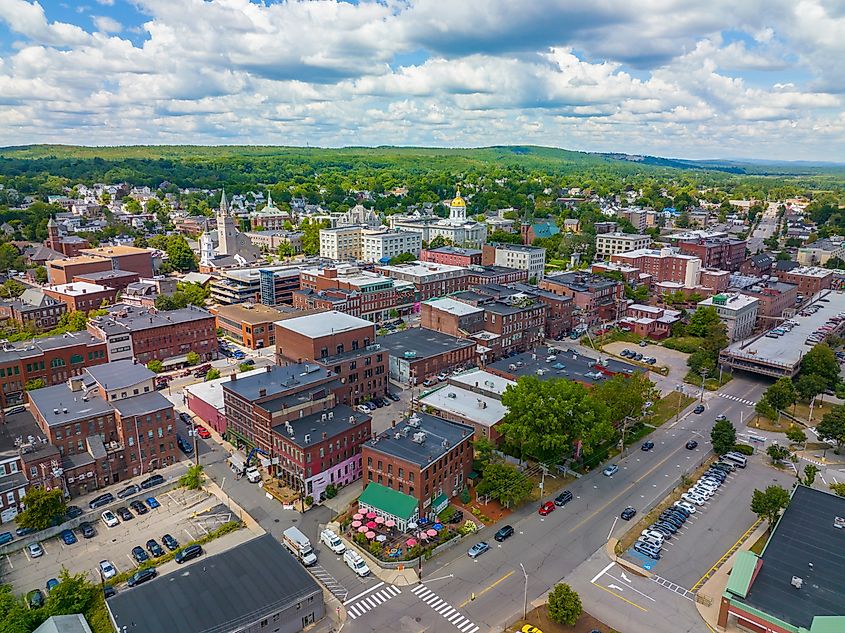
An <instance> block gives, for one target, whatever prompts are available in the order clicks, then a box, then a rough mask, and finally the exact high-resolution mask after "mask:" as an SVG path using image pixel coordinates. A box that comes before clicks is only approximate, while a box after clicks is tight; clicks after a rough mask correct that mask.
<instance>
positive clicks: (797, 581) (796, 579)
mask: <svg viewBox="0 0 845 633" xmlns="http://www.w3.org/2000/svg"><path fill="white" fill-rule="evenodd" d="M790 584H791V585H792V586H793V587H795V588H796V589H800V588H801V587H802V586H804V579H803V578H799V577H798V576H793V577H792V582H791V583H790Z"/></svg>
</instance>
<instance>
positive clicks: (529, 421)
mask: <svg viewBox="0 0 845 633" xmlns="http://www.w3.org/2000/svg"><path fill="white" fill-rule="evenodd" d="M502 404H504V405H505V406H506V407H507V408H508V413H507V414H506V415H505V417H504V419H503V420H502V422H501V423H500V424H499V432H500V433H501V434H502V435H503V436H504V438H505V441H506V443H507V444H508V445H509V446H510V447H512V448H514V449H515V450H518V451H519V455H521V456H522V457H523V458H524V457H528V456H530V457H533V458H534V459H537V460H539V461H542V462H544V463H547V464H553V463H557V461H559V460H560V459H562V458H564V457H568V456H569V455H570V454H571V452H572V450H573V448H574V446H575V443H576V442H580V443H581V447H582V449H583V451H584V453H586V454H589V453H590V452H592V450H593V448H594V447H595V446H597V445H598V444H600V443H601V442H603V441H605V440H608V439H610V438H611V437H613V433H614V431H613V426H612V425H611V424H610V420H609V412H608V409H607V406H605V405H604V403H602V402H601V401H599V400H597V399H595V398H593V397H591V396H590V394H589V393H588V392H587V390H586V389H585V388H584V386H583V385H581V384H579V383H576V382H574V381H570V380H564V379H552V380H540V379H539V378H537V376H523V377H521V378H520V379H519V380H518V381H517V384H516V385H511V386H509V387H508V388H507V389H506V390H505V392H504V394H502Z"/></svg>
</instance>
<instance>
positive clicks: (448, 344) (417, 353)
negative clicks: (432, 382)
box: [376, 327, 475, 361]
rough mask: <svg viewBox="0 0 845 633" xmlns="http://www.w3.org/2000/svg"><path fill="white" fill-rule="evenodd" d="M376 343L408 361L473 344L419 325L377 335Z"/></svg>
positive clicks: (392, 354)
mask: <svg viewBox="0 0 845 633" xmlns="http://www.w3.org/2000/svg"><path fill="white" fill-rule="evenodd" d="M376 343H379V344H380V345H381V347H382V349H386V350H387V351H388V353H389V354H390V355H391V356H398V357H399V358H404V359H407V360H409V361H414V360H420V359H423V358H431V357H432V356H437V355H438V354H443V353H445V352H452V351H455V350H458V349H463V348H465V347H473V346H474V345H475V343H473V342H472V341H468V340H467V339H462V338H457V337H455V336H449V335H448V334H443V333H442V332H438V331H437V330H429V329H426V328H421V327H414V328H408V329H406V330H403V331H401V332H394V333H393V334H388V335H387V336H379V337H378V338H377V339H376Z"/></svg>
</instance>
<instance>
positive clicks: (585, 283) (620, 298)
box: [538, 272, 625, 326]
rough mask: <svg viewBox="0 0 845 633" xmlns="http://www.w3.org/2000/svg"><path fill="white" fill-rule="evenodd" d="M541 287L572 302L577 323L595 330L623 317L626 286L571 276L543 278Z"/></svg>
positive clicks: (568, 274) (592, 276)
mask: <svg viewBox="0 0 845 633" xmlns="http://www.w3.org/2000/svg"><path fill="white" fill-rule="evenodd" d="M538 287H539V288H540V289H541V290H547V291H549V292H551V293H553V294H556V295H560V296H562V297H570V298H571V299H572V301H573V313H572V318H573V321H574V322H575V323H579V322H580V323H584V324H586V325H589V326H592V325H597V324H599V323H601V322H603V321H615V320H617V319H619V318H620V317H621V316H623V315H624V310H625V294H624V286H623V285H622V284H621V283H620V282H618V281H614V280H612V279H607V278H606V277H599V276H597V275H591V274H588V273H580V272H572V273H563V274H561V275H551V276H548V277H544V278H543V279H542V280H541V281H540V283H539V284H538Z"/></svg>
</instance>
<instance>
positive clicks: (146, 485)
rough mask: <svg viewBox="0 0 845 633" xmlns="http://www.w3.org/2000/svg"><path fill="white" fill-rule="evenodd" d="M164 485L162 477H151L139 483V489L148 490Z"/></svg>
mask: <svg viewBox="0 0 845 633" xmlns="http://www.w3.org/2000/svg"><path fill="white" fill-rule="evenodd" d="M163 483H164V477H162V476H161V475H153V476H152V477H150V478H149V479H145V480H144V481H142V482H141V489H142V490H149V489H150V488H152V487H153V486H158V485H161V484H163Z"/></svg>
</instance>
